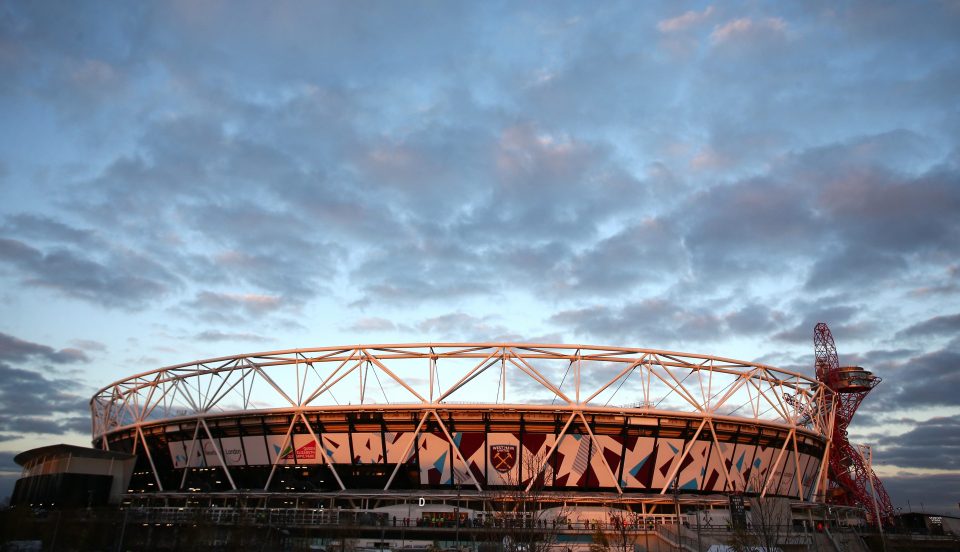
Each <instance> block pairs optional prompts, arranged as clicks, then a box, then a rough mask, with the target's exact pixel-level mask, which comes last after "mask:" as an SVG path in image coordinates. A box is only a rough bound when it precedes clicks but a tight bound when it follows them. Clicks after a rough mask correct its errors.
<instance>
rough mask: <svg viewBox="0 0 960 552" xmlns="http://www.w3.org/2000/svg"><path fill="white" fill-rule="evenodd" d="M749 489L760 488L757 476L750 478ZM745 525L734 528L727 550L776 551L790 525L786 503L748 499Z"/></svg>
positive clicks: (759, 480) (757, 497)
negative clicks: (748, 507) (729, 547)
mask: <svg viewBox="0 0 960 552" xmlns="http://www.w3.org/2000/svg"><path fill="white" fill-rule="evenodd" d="M751 487H752V488H754V489H761V488H763V481H762V480H761V479H760V477H759V476H758V475H755V476H753V477H751ZM749 504H750V512H749V514H748V517H747V519H748V523H747V525H746V526H744V527H734V531H733V537H732V539H731V541H730V546H731V547H733V549H734V550H736V551H737V552H741V551H742V552H748V551H749V552H753V551H754V550H757V549H758V548H759V549H761V550H766V551H768V552H773V551H775V550H779V549H780V545H781V544H782V541H783V540H784V537H785V536H786V535H787V533H789V532H790V528H791V526H792V523H793V514H792V511H791V509H790V501H789V500H788V499H786V498H778V497H761V496H756V497H752V498H750V500H749Z"/></svg>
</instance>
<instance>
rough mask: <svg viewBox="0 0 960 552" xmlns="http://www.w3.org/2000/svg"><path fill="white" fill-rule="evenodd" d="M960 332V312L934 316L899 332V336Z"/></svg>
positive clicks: (946, 334)
mask: <svg viewBox="0 0 960 552" xmlns="http://www.w3.org/2000/svg"><path fill="white" fill-rule="evenodd" d="M957 334H960V314H951V315H944V316H934V317H933V318H929V319H927V320H924V321H923V322H917V323H916V324H912V325H910V326H908V327H906V328H904V329H903V330H900V331H899V332H897V336H898V337H927V336H954V335H957Z"/></svg>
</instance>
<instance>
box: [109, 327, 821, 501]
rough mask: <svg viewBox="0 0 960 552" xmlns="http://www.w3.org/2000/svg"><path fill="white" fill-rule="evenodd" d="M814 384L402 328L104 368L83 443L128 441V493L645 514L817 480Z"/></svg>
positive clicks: (803, 490)
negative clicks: (324, 343)
mask: <svg viewBox="0 0 960 552" xmlns="http://www.w3.org/2000/svg"><path fill="white" fill-rule="evenodd" d="M441 382H442V383H441ZM823 393H824V390H823V388H822V386H821V384H819V383H818V382H817V381H816V380H814V379H811V378H809V377H807V376H804V375H802V374H799V373H794V372H790V371H786V370H781V369H777V368H774V367H770V366H765V365H761V364H756V363H749V362H744V361H738V360H733V359H727V358H721V357H715V356H709V355H697V354H690V353H680V352H672V351H660V350H650V349H638V348H620V347H598V346H585V345H533V344H513V343H475V344H405V345H369V346H350V347H324V348H313V349H296V350H285V351H272V352H265V353H255V354H247V355H237V356H232V357H222V358H217V359H210V360H204V361H197V362H191V363H188V364H182V365H177V366H170V367H166V368H161V369H156V370H151V371H147V372H143V373H140V374H137V375H135V376H131V377H129V378H126V379H123V380H120V381H117V382H114V383H112V384H110V385H108V386H106V387H104V388H103V389H102V390H100V391H99V392H98V393H97V394H96V395H95V396H94V397H93V399H92V400H91V409H92V415H93V428H94V431H93V445H94V447H95V448H97V449H100V450H103V451H115V452H122V453H127V454H131V455H135V457H136V466H135V469H134V471H133V475H132V477H131V479H130V482H129V488H128V494H129V495H130V496H132V497H138V498H139V499H141V500H145V501H149V500H150V499H151V498H163V499H168V498H170V497H178V496H179V497H183V496H193V497H197V496H205V497H227V496H238V495H243V496H246V497H251V496H257V497H260V498H283V497H288V498H291V499H294V498H295V499H296V500H297V503H298V504H299V503H303V504H312V505H314V506H323V507H327V508H332V507H338V506H343V507H356V506H357V505H358V504H360V505H364V506H366V507H371V508H373V507H382V508H386V507H396V506H397V505H407V504H415V505H418V507H419V505H420V504H426V506H425V507H427V508H429V507H430V506H429V504H431V503H434V502H440V501H448V500H449V501H452V500H453V497H454V496H455V497H456V500H457V502H458V504H462V505H463V506H464V508H466V509H469V510H471V511H476V512H480V511H484V510H489V509H490V508H491V505H490V503H489V502H490V500H491V497H492V496H495V497H496V501H498V502H503V501H508V502H509V501H512V500H518V499H519V498H518V497H520V496H521V494H522V496H525V497H528V498H525V499H524V500H526V499H529V497H530V496H535V497H536V498H535V500H536V502H537V507H538V508H541V509H549V508H556V507H558V506H559V505H567V506H569V505H571V504H579V505H581V506H584V507H586V506H591V507H604V506H606V505H610V504H613V503H616V504H620V505H621V507H622V505H625V504H629V505H631V506H630V508H631V509H635V510H637V511H642V512H643V513H645V514H650V515H657V514H669V513H670V512H674V511H675V510H676V508H677V507H678V505H680V506H682V505H724V506H726V505H727V501H728V497H729V496H730V495H731V494H746V495H747V496H775V497H784V498H789V499H792V500H795V501H812V500H815V499H816V498H817V497H818V496H820V495H821V494H822V492H823V490H824V481H825V470H826V468H825V461H824V454H825V448H826V442H827V438H826V431H827V428H828V427H829V424H828V423H827V419H826V412H825V410H824V409H823V408H821V407H820V406H819V405H821V404H823V403H824V401H822V400H821V398H822V395H823ZM518 491H526V492H525V493H518ZM531 493H533V494H531Z"/></svg>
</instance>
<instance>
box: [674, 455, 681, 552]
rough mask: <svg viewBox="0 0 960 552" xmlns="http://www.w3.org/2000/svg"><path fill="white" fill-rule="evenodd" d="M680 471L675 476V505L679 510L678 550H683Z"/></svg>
mask: <svg viewBox="0 0 960 552" xmlns="http://www.w3.org/2000/svg"><path fill="white" fill-rule="evenodd" d="M679 482H680V471H679V470H677V475H676V476H675V477H674V478H673V507H674V508H675V509H676V511H677V550H683V545H682V544H681V543H680V485H679Z"/></svg>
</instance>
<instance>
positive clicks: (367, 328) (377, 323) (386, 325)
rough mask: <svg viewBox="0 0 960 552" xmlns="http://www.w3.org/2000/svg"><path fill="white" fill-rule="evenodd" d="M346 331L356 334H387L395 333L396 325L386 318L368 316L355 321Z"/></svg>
mask: <svg viewBox="0 0 960 552" xmlns="http://www.w3.org/2000/svg"><path fill="white" fill-rule="evenodd" d="M347 329H348V330H350V331H351V332H356V333H365V332H389V331H395V330H396V329H397V325H396V324H395V323H394V322H393V321H391V320H388V319H386V318H379V317H376V316H370V317H365V318H359V319H357V320H356V321H354V322H353V323H352V324H350V325H349V326H347Z"/></svg>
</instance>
